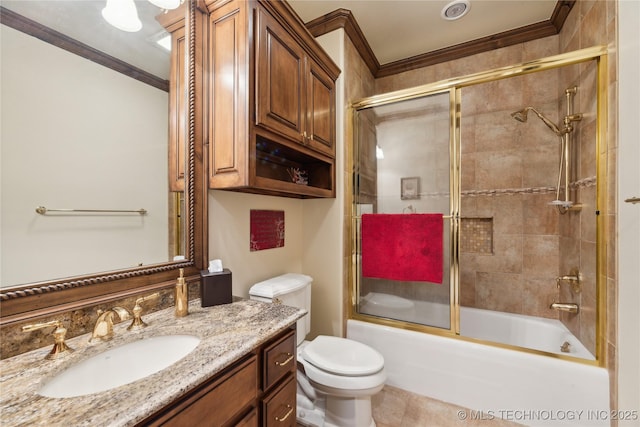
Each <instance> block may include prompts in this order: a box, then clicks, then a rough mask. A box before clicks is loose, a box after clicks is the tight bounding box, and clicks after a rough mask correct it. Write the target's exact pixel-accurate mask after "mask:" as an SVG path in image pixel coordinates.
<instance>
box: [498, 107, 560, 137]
mask: <svg viewBox="0 0 640 427" xmlns="http://www.w3.org/2000/svg"><path fill="white" fill-rule="evenodd" d="M529 111H533V112H534V113H536V116H538V118H539V119H540V120H542V121H543V123H544V124H545V125H547V127H548V128H549V129H551V130H552V131H553V132H554V133H555V134H556V135H558V136H562V132H561V131H560V129H558V126H556V125H555V124H553V122H552V121H551V120H549V119H548V118H547V117H546V116H545V115H544V114H542V113H541V112H539V111H538V110H536V109H535V108H533V107H526V108H524V109H522V110H520V111H516V112H514V113H511V117H513V118H514V119H516V120H517V121H519V122H522V123H526V122H527V114H528V113H529Z"/></svg>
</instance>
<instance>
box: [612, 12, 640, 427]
mask: <svg viewBox="0 0 640 427" xmlns="http://www.w3.org/2000/svg"><path fill="white" fill-rule="evenodd" d="M618 7H619V13H618V14H617V17H618V18H617V19H618V23H619V26H618V28H619V34H618V52H619V62H618V65H619V70H618V73H619V82H618V84H619V88H618V100H619V110H618V114H619V115H618V120H617V122H618V123H617V126H618V132H619V145H618V150H614V152H615V154H616V157H617V158H618V159H619V163H618V171H617V173H618V177H619V180H618V183H619V184H618V185H619V187H618V191H619V193H618V195H617V205H618V206H619V211H618V212H619V222H618V228H619V230H618V236H619V241H618V242H619V246H618V247H617V248H616V249H617V250H616V253H617V255H618V257H619V271H618V273H619V276H618V289H619V294H618V301H619V305H618V313H617V315H618V317H617V318H618V323H617V336H618V339H617V341H616V344H615V345H616V354H617V355H618V390H617V392H618V407H619V408H621V409H623V408H637V407H638V406H640V333H639V332H638V325H640V310H638V306H639V305H640V286H639V284H640V280H639V279H638V278H639V277H640V263H638V258H639V257H640V205H637V204H635V205H634V204H630V203H626V202H625V201H624V200H625V199H627V198H629V197H634V196H640V169H639V168H638V165H639V164H640V145H639V144H638V138H637V137H638V135H640V121H638V117H640V102H638V100H639V99H640V82H639V81H638V76H639V75H640V28H639V27H638V22H640V2H637V1H622V2H620V3H618ZM614 307H615V306H614ZM614 315H615V314H614V313H612V314H610V316H614ZM613 333H615V331H614V332H613ZM620 425H624V426H629V427H631V426H634V425H637V421H634V420H629V421H627V422H621V423H620Z"/></svg>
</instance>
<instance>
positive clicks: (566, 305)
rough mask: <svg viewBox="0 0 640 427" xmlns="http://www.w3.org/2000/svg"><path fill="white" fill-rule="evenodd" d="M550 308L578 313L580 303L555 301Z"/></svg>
mask: <svg viewBox="0 0 640 427" xmlns="http://www.w3.org/2000/svg"><path fill="white" fill-rule="evenodd" d="M549 308H551V309H553V310H558V311H566V312H568V313H578V312H579V311H580V307H579V306H578V304H575V303H572V302H554V303H551V305H550V306H549Z"/></svg>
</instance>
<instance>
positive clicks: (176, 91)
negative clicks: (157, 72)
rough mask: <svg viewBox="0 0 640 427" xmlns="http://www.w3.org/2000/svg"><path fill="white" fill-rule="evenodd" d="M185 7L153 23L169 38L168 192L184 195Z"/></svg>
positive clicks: (185, 134) (185, 135)
mask: <svg viewBox="0 0 640 427" xmlns="http://www.w3.org/2000/svg"><path fill="white" fill-rule="evenodd" d="M185 14H186V6H185V5H184V4H183V5H182V6H180V7H179V8H177V9H173V10H171V11H167V13H162V14H160V15H158V16H157V18H156V19H157V20H158V22H159V23H160V25H162V26H163V27H164V28H165V30H167V32H168V33H169V34H171V62H170V67H171V68H170V72H169V191H184V171H185V168H186V163H185V162H186V157H185V153H186V149H187V131H186V123H187V105H186V104H187V99H186V96H185V95H184V94H185V93H186V87H185V85H186V76H185V72H186V70H185V61H186V49H187V42H186V31H185Z"/></svg>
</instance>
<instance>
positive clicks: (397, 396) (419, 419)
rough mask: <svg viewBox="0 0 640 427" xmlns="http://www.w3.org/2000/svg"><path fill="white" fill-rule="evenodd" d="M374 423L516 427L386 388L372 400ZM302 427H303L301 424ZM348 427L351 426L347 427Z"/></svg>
mask: <svg viewBox="0 0 640 427" xmlns="http://www.w3.org/2000/svg"><path fill="white" fill-rule="evenodd" d="M372 406H373V408H372V409H373V419H374V420H375V422H376V425H377V427H459V426H464V427H517V426H521V424H517V423H514V422H510V421H504V420H501V419H493V420H490V419H486V418H489V417H488V416H486V415H485V419H483V420H481V419H472V418H474V417H475V418H478V414H477V413H473V412H472V411H470V410H468V409H465V408H463V407H461V406H456V405H452V404H450V403H445V402H442V401H439V400H435V399H431V398H428V397H424V396H420V395H417V394H413V393H410V392H408V391H405V390H401V389H399V388H396V387H391V386H388V385H387V386H385V387H384V389H382V391H381V392H380V393H378V394H376V395H375V396H374V397H373V399H372ZM298 426H299V427H303V426H301V425H300V424H298ZM344 427H348V426H344Z"/></svg>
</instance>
